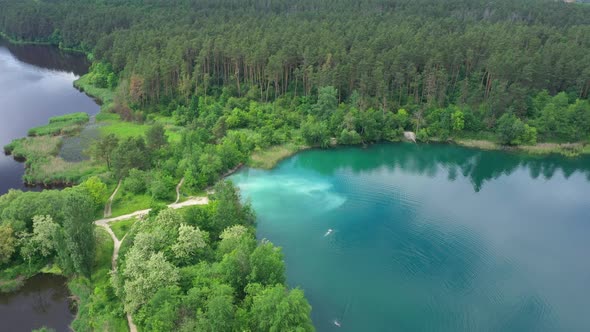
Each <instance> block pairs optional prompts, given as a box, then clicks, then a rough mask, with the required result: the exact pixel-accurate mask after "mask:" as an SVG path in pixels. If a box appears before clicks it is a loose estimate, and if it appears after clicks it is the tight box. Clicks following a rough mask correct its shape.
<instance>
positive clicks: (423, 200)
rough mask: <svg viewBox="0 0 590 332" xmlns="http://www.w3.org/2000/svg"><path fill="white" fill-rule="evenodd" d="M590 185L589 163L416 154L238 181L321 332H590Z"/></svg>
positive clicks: (329, 154) (426, 149)
mask: <svg viewBox="0 0 590 332" xmlns="http://www.w3.org/2000/svg"><path fill="white" fill-rule="evenodd" d="M589 179H590V159H589V158H580V159H562V158H559V157H544V158H532V157H524V156H519V155H515V154H508V153H502V152H489V151H478V150H471V149H465V148H460V147H456V146H447V145H411V144H390V145H376V146H372V147H370V148H368V149H360V148H342V149H336V150H330V151H316V150H313V151H306V152H303V153H300V154H298V155H296V156H295V157H293V158H290V159H288V160H286V161H284V162H282V163H281V164H279V166H278V167H277V168H275V169H273V170H271V171H262V170H252V169H245V170H242V171H241V172H239V173H237V174H236V175H234V176H233V180H234V181H235V182H236V184H237V185H238V186H239V187H240V188H241V190H242V193H243V196H244V197H246V198H248V199H251V202H252V204H253V206H254V208H255V210H256V212H257V215H258V236H259V238H267V239H270V240H271V241H273V242H274V243H275V244H276V245H279V246H282V247H283V252H284V254H285V259H286V264H287V275H288V282H289V284H290V285H292V286H301V287H302V288H303V289H304V290H305V292H306V296H307V298H308V299H309V301H310V303H311V305H312V306H313V311H312V318H313V321H314V325H315V326H316V328H317V329H318V331H590V316H589V315H588V295H589V294H590V260H588V253H589V252H590V241H588V238H589V237H590V180H589ZM330 229H332V231H331V232H329V231H328V230H330ZM334 321H338V322H339V323H340V324H341V327H340V328H338V327H336V326H335V324H334Z"/></svg>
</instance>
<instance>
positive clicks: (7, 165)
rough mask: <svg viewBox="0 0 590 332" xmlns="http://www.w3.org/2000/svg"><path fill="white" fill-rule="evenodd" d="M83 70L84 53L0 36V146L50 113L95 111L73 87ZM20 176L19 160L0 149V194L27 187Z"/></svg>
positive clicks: (91, 102)
mask: <svg viewBox="0 0 590 332" xmlns="http://www.w3.org/2000/svg"><path fill="white" fill-rule="evenodd" d="M87 70H88V61H87V60H86V58H85V56H84V55H82V54H73V53H67V52H62V51H60V50H59V49H57V48H54V47H48V46H35V45H13V44H10V43H8V42H6V41H3V40H2V39H0V73H2V74H1V75H0V148H1V147H3V146H4V145H6V144H8V143H10V142H11V141H12V140H13V139H15V138H20V137H24V136H26V135H27V131H28V130H29V129H30V128H31V127H35V126H40V125H44V124H46V123H47V122H48V120H49V118H50V117H52V116H57V115H63V114H68V113H73V112H87V113H89V114H91V115H93V114H96V113H98V111H99V106H98V105H97V104H96V103H95V102H94V100H93V99H92V98H90V97H88V96H86V95H85V94H84V93H82V92H80V91H78V90H76V89H75V88H74V86H73V82H74V80H76V79H77V78H78V77H79V76H80V75H82V74H84V73H86V72H87ZM23 174H24V164H23V163H18V162H16V161H14V159H13V158H12V157H10V156H4V154H3V153H0V195H1V194H4V193H6V192H7V191H8V189H11V188H14V189H22V190H26V189H30V188H26V187H25V186H24V183H23V181H22V176H23Z"/></svg>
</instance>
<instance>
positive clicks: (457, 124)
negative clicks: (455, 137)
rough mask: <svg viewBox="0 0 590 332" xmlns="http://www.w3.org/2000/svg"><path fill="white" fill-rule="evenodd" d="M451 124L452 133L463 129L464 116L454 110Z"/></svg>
mask: <svg viewBox="0 0 590 332" xmlns="http://www.w3.org/2000/svg"><path fill="white" fill-rule="evenodd" d="M451 122H452V123H453V131H454V132H460V131H461V130H463V128H465V116H464V115H463V112H461V111H460V110H456V111H455V112H453V114H452V115H451Z"/></svg>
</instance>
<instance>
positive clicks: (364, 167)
mask: <svg viewBox="0 0 590 332" xmlns="http://www.w3.org/2000/svg"><path fill="white" fill-rule="evenodd" d="M379 146H380V145H377V146H373V147H372V148H371V154H370V155H369V156H368V157H369V158H370V160H366V157H367V156H366V157H363V158H358V155H357V154H354V153H333V154H330V153H322V151H318V150H316V151H311V152H310V153H312V154H313V158H299V159H297V161H296V162H297V166H300V167H304V168H306V167H307V168H311V169H313V170H314V171H316V172H319V173H321V174H324V175H332V174H334V173H335V172H337V171H338V170H341V169H347V170H350V171H352V172H353V173H355V174H358V173H362V172H369V171H374V170H375V169H377V168H385V169H387V170H390V171H394V170H395V169H403V170H404V171H407V172H411V173H414V174H418V175H426V176H429V177H434V176H437V175H438V174H439V173H440V172H444V173H446V176H447V178H448V179H449V180H450V181H453V180H454V179H456V178H457V176H458V175H462V176H463V177H467V178H469V179H470V181H471V183H472V184H473V188H474V189H475V191H480V190H481V188H482V186H483V185H484V184H485V183H486V182H488V181H491V180H494V179H498V178H499V177H500V176H502V175H505V176H508V175H510V174H511V173H513V172H514V171H516V170H517V169H519V168H523V169H526V170H527V171H528V172H529V174H530V176H531V177H532V178H533V179H537V178H539V177H542V178H543V179H546V180H548V179H551V178H552V177H553V175H554V174H555V173H556V172H558V171H560V172H562V173H563V175H564V176H565V177H566V178H569V177H570V176H571V175H572V174H573V173H575V172H580V173H583V174H584V175H585V176H586V178H587V179H588V180H590V157H589V156H582V157H578V158H563V157H560V156H555V155H552V156H530V155H524V154H519V153H506V152H501V151H482V150H478V149H468V148H461V149H458V148H457V147H455V146H450V145H444V144H423V145H417V144H405V143H403V144H400V146H403V148H400V149H397V150H396V151H395V152H393V153H389V152H388V150H387V149H385V151H382V150H383V149H379ZM347 149H349V148H342V150H347ZM334 158H335V160H333V159H334Z"/></svg>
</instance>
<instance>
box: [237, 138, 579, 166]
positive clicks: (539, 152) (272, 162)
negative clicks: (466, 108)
mask: <svg viewBox="0 0 590 332" xmlns="http://www.w3.org/2000/svg"><path fill="white" fill-rule="evenodd" d="M402 142H406V143H412V142H409V141H406V140H400V141H379V142H374V143H360V144H352V145H344V144H336V145H333V146H331V147H329V148H321V147H319V146H297V147H296V149H293V150H291V151H289V152H288V153H285V154H281V155H280V156H273V155H272V153H271V152H268V151H269V150H271V149H273V148H275V149H276V148H280V147H283V146H285V145H288V144H292V143H286V144H283V145H275V146H271V147H269V148H268V149H266V150H264V151H258V152H254V153H253V154H252V155H254V154H258V155H261V154H262V155H264V154H267V158H266V160H265V161H264V163H261V162H254V163H253V162H252V161H251V159H252V155H251V156H250V160H249V161H248V162H247V163H246V164H245V165H243V167H249V168H254V169H262V170H271V169H273V168H275V167H276V166H277V165H278V164H279V163H280V162H281V161H283V160H285V159H288V158H290V157H293V156H294V155H296V154H298V153H300V152H303V151H306V150H312V149H315V150H325V151H329V150H331V149H335V148H336V149H337V148H341V147H354V148H365V147H367V146H371V145H374V144H397V143H402ZM414 144H417V145H423V144H445V145H455V146H459V147H463V148H469V149H476V150H481V151H500V152H504V153H517V154H521V155H527V156H536V157H547V156H551V155H556V156H559V157H562V158H568V159H569V158H578V157H581V156H584V155H590V145H589V144H586V143H583V142H576V143H548V142H544V143H537V144H536V145H522V146H504V145H500V144H498V143H495V142H493V141H490V140H476V139H454V140H448V141H442V140H431V141H429V142H418V143H414Z"/></svg>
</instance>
